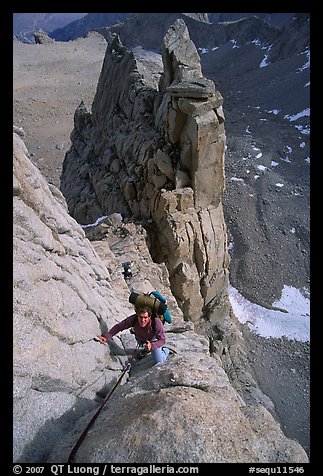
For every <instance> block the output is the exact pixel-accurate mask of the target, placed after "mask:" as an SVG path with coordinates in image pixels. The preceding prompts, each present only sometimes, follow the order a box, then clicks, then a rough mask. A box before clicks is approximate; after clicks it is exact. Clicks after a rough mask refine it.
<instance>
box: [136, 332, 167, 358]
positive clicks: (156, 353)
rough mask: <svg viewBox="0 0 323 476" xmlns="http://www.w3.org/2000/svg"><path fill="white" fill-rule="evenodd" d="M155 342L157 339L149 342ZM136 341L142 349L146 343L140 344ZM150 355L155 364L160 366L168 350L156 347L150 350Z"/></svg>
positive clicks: (140, 342)
mask: <svg viewBox="0 0 323 476" xmlns="http://www.w3.org/2000/svg"><path fill="white" fill-rule="evenodd" d="M156 340H157V339H154V340H152V341H151V342H156ZM136 341H137V342H138V344H139V345H140V346H141V347H144V346H145V345H146V342H142V341H140V340H139V339H137V338H136ZM151 355H152V357H153V359H154V361H155V363H156V364H160V363H162V362H165V360H166V359H167V357H168V356H169V349H167V347H158V348H157V349H151Z"/></svg>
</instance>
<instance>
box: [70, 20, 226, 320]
mask: <svg viewBox="0 0 323 476" xmlns="http://www.w3.org/2000/svg"><path fill="white" fill-rule="evenodd" d="M149 62H150V75H149V74H148V75H147V69H148V68H147V63H149ZM144 73H146V74H145V76H144V75H143V74H144ZM146 78H147V79H146ZM222 102H223V99H222V96H221V94H220V93H219V91H217V90H216V89H215V86H214V83H213V82H212V81H211V80H209V79H207V78H204V77H203V75H202V71H201V64H200V59H199V55H198V52H197V50H196V47H195V45H194V44H193V42H192V41H191V39H190V37H189V34H188V30H187V28H186V25H185V23H184V21H183V20H177V21H176V22H175V23H174V24H173V25H172V26H171V27H170V28H169V30H168V32H167V33H166V35H165V38H164V41H163V45H162V57H160V56H159V55H157V54H154V53H150V54H147V52H145V53H143V52H142V51H140V49H138V48H136V49H135V50H134V51H127V49H126V48H125V47H124V46H123V45H122V44H121V43H120V40H119V38H118V36H115V37H114V38H113V39H112V41H111V42H110V43H109V44H108V47H107V51H106V55H105V59H104V63H103V67H102V71H101V75H100V78H99V82H98V87H97V92H96V95H95V98H94V101H93V105H92V112H91V113H90V112H88V111H87V110H86V108H85V107H84V105H83V104H81V105H80V106H79V108H78V109H77V110H76V112H75V128H74V130H73V132H72V134H71V140H72V147H71V149H70V150H69V151H68V153H67V154H66V157H65V160H64V165H63V173H62V177H61V190H62V192H63V194H64V196H65V197H66V200H67V204H68V208H69V211H70V213H71V215H72V216H73V217H74V218H75V219H76V220H77V221H78V222H79V223H83V224H86V223H91V222H94V221H95V220H96V219H97V218H98V217H99V216H102V215H107V214H111V213H115V212H117V213H121V214H122V215H123V216H124V217H128V218H132V219H135V220H142V221H145V222H149V224H150V229H151V253H152V255H153V257H154V259H155V261H157V262H165V264H166V266H167V269H168V271H169V276H170V283H171V289H172V293H173V294H174V296H175V297H176V299H177V301H178V303H179V305H180V307H181V309H182V311H183V313H184V317H185V319H189V320H192V321H193V322H194V323H196V324H198V325H199V323H200V321H201V318H202V315H205V314H208V313H209V311H208V310H209V309H211V308H212V319H213V320H214V321H216V320H217V317H216V307H217V306H216V305H215V303H218V307H219V313H220V314H223V313H228V312H229V307H230V306H229V305H228V300H227V298H226V293H227V284H228V266H229V259H228V253H227V233H226V225H225V222H224V218H223V210H222V203H221V196H222V193H223V190H224V182H225V181H224V179H225V176H224V156H225V142H226V137H225V130H224V115H223V109H222ZM219 303H221V304H219Z"/></svg>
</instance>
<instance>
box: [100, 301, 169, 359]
mask: <svg viewBox="0 0 323 476" xmlns="http://www.w3.org/2000/svg"><path fill="white" fill-rule="evenodd" d="M135 310H136V313H135V314H132V315H131V316H129V317H127V318H126V319H124V320H123V321H121V322H119V323H118V324H116V325H115V326H113V327H112V328H111V329H110V331H109V332H107V333H105V334H104V335H101V336H98V337H99V339H100V342H101V343H102V344H105V343H106V342H109V340H110V339H112V337H113V336H115V335H116V334H118V333H119V332H120V331H123V330H125V329H130V328H132V329H133V333H134V335H135V337H136V340H137V343H138V345H139V348H141V349H142V350H146V351H148V352H149V351H151V354H152V357H153V359H154V361H155V363H156V364H159V363H162V362H165V360H166V359H167V357H168V355H169V349H168V348H167V347H165V343H166V336H165V332H164V327H163V324H162V322H161V320H160V319H159V318H155V317H153V316H152V311H151V309H150V308H149V307H148V306H147V307H140V308H136V309H135Z"/></svg>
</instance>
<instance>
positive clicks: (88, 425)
mask: <svg viewBox="0 0 323 476" xmlns="http://www.w3.org/2000/svg"><path fill="white" fill-rule="evenodd" d="M130 369H131V362H130V360H129V361H128V363H127V365H126V366H125V368H124V369H123V371H122V373H121V375H120V377H119V378H118V380H117V381H116V383H115V384H114V386H113V387H112V389H111V390H110V392H109V393H108V394H107V395H106V396H105V398H104V400H103V401H102V403H101V405H100V406H99V408H98V410H97V411H96V413H95V415H94V416H93V417H92V419H91V420H90V421H89V423H88V424H87V426H86V428H85V430H84V431H83V433H82V434H81V436H80V437H79V439H78V440H77V442H76V444H75V446H74V448H73V449H72V451H71V453H70V455H69V457H68V463H75V455H76V453H77V451H78V449H79V448H80V446H81V444H82V443H83V441H84V439H85V437H86V435H87V433H88V431H89V429H90V428H91V426H92V425H93V423H94V422H95V420H96V419H97V417H98V416H99V414H100V412H101V410H102V409H103V407H104V405H105V404H106V403H107V401H108V400H109V398H110V397H111V395H112V394H113V392H114V391H115V389H116V388H117V386H118V385H119V383H120V382H121V380H122V378H123V376H124V375H125V373H126V372H129V371H130Z"/></svg>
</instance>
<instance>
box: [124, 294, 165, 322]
mask: <svg viewBox="0 0 323 476" xmlns="http://www.w3.org/2000/svg"><path fill="white" fill-rule="evenodd" d="M129 302H131V304H134V305H136V306H148V307H150V308H151V310H152V312H153V314H155V315H158V316H159V318H160V319H161V321H162V323H163V324H165V322H168V323H169V324H171V323H172V322H173V321H172V317H171V315H170V312H169V310H168V309H167V301H166V299H165V298H164V296H163V295H162V294H160V293H159V292H158V291H151V293H149V294H144V293H142V294H138V293H135V292H132V293H131V294H130V296H129Z"/></svg>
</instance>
